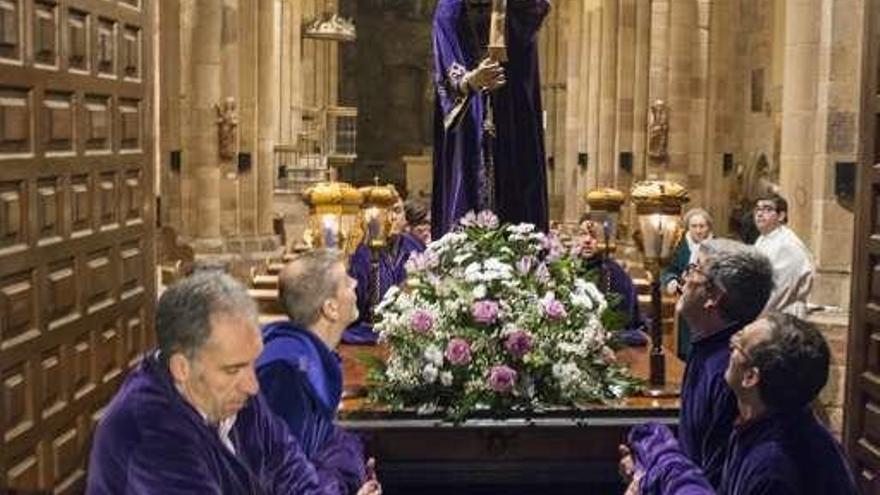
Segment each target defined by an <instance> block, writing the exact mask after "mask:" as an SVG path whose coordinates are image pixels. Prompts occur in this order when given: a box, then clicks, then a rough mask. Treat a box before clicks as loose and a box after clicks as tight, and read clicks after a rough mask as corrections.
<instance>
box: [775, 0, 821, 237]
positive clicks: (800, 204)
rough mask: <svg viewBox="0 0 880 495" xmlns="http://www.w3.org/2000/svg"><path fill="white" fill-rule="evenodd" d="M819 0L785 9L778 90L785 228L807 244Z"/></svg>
mask: <svg viewBox="0 0 880 495" xmlns="http://www.w3.org/2000/svg"><path fill="white" fill-rule="evenodd" d="M820 16H821V8H820V2H819V1H818V0H788V1H787V2H786V4H785V68H784V75H783V85H782V146H781V156H780V186H781V187H782V194H783V196H785V198H786V199H787V200H788V205H789V206H788V210H789V213H788V215H789V219H788V223H789V226H790V227H791V228H793V229H794V230H795V231H796V232H797V233H798V235H800V236H801V238H802V239H804V241H805V242H806V244H807V245H808V246H809V245H810V242H809V241H810V239H809V232H810V225H811V222H812V217H813V216H812V211H811V202H810V199H811V198H812V192H813V180H812V174H811V173H810V172H811V169H812V164H813V155H814V152H815V140H816V133H815V127H816V82H817V77H818V69H819V67H818V64H817V63H816V54H817V53H819V25H820V24H819V21H820Z"/></svg>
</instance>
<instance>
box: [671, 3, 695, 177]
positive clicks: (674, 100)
mask: <svg viewBox="0 0 880 495" xmlns="http://www.w3.org/2000/svg"><path fill="white" fill-rule="evenodd" d="M696 28H697V4H696V2H693V1H673V2H671V3H670V5H669V87H668V89H669V98H668V104H669V165H668V168H667V170H666V175H667V177H668V178H669V179H672V180H677V181H679V182H681V183H682V184H687V174H688V170H689V156H688V153H689V151H690V144H691V139H692V136H691V135H690V132H691V127H690V121H691V96H692V93H691V90H692V78H693V39H694V36H695V32H696V30H697V29H696Z"/></svg>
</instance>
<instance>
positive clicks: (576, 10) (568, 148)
mask: <svg viewBox="0 0 880 495" xmlns="http://www.w3.org/2000/svg"><path fill="white" fill-rule="evenodd" d="M564 5H565V11H564V13H563V15H564V16H565V17H567V18H568V24H567V25H566V29H567V32H566V35H567V36H566V43H567V45H568V46H567V49H566V57H565V58H566V62H567V64H566V78H565V87H566V93H567V98H566V105H565V149H564V154H563V157H564V160H563V161H562V163H559V162H557V164H556V166H557V168H559V167H561V173H560V174H559V176H560V177H558V178H557V184H558V185H559V186H561V187H558V189H557V190H559V191H561V192H562V194H563V198H564V201H565V206H564V210H563V211H564V219H565V220H566V221H568V222H572V221H576V220H577V218H578V213H579V211H580V203H581V200H580V195H579V194H578V187H577V186H578V181H577V180H572V179H573V178H575V177H577V176H578V175H579V172H580V171H579V168H580V167H579V166H578V163H577V158H578V157H577V155H578V134H579V130H580V128H581V126H583V106H582V102H583V98H582V95H583V93H584V91H583V89H584V84H583V83H582V79H581V77H582V74H583V71H582V70H581V68H582V65H583V64H584V63H586V62H587V60H586V57H584V55H583V52H582V51H581V50H582V47H583V43H582V40H583V35H584V26H583V13H584V12H583V5H582V4H581V3H580V2H568V3H566V4H564ZM555 7H556V8H559V4H556V5H555Z"/></svg>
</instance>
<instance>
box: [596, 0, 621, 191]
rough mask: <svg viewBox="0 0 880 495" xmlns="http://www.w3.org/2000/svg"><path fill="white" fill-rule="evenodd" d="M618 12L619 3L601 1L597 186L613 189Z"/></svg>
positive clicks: (615, 162) (616, 1) (615, 163)
mask: <svg viewBox="0 0 880 495" xmlns="http://www.w3.org/2000/svg"><path fill="white" fill-rule="evenodd" d="M617 11H618V0H603V1H602V59H601V60H602V62H601V63H602V65H601V74H602V75H601V86H600V89H599V93H600V98H601V100H600V107H599V155H598V157H597V158H598V159H597V160H596V167H597V168H598V169H599V186H600V187H614V179H615V176H616V174H615V169H616V168H617V157H616V156H614V155H615V154H614V143H615V136H616V134H617V125H616V124H617Z"/></svg>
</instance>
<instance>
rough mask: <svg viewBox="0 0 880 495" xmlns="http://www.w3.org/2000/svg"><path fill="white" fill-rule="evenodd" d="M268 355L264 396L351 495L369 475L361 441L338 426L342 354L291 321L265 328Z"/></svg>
mask: <svg viewBox="0 0 880 495" xmlns="http://www.w3.org/2000/svg"><path fill="white" fill-rule="evenodd" d="M263 342H264V344H265V345H264V347H263V353H262V354H261V355H260V358H259V359H258V360H257V378H258V379H259V381H260V391H261V392H262V394H263V397H265V399H266V402H267V403H268V404H269V407H270V408H271V409H272V412H274V413H275V414H276V415H277V416H278V417H280V418H281V419H282V420H284V422H285V423H287V426H288V428H289V429H290V431H291V432H292V433H293V434H294V436H296V438H297V440H299V443H300V445H301V446H302V449H303V452H304V453H305V454H306V457H308V458H309V460H310V461H311V462H312V463H314V464H315V467H316V468H317V469H323V470H327V471H331V472H335V473H337V474H338V476H337V477H338V478H339V479H341V480H344V481H345V484H346V486H347V487H348V489H349V493H354V492H356V491H357V489H358V487H360V486H361V485H362V484H363V483H364V481H366V472H365V468H364V464H363V462H353V461H354V460H356V459H363V458H364V455H363V445H362V443H361V441H360V439H359V438H358V437H357V436H356V435H354V434H352V433H349V432H346V431H345V430H343V429H342V428H340V427H338V426H336V425H335V424H334V421H335V419H336V411H337V409H338V408H339V402H340V400H341V399H342V366H341V364H340V363H341V361H340V358H339V355H337V354H336V353H335V352H333V351H331V350H330V349H328V348H327V346H326V345H325V344H324V342H322V341H321V339H319V338H318V337H317V336H316V335H315V334H313V333H312V332H310V331H308V330H305V329H302V328H298V327H296V326H294V325H293V324H291V323H290V322H288V321H277V322H274V323H271V324H269V325H267V326H266V327H265V328H264V329H263Z"/></svg>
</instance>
